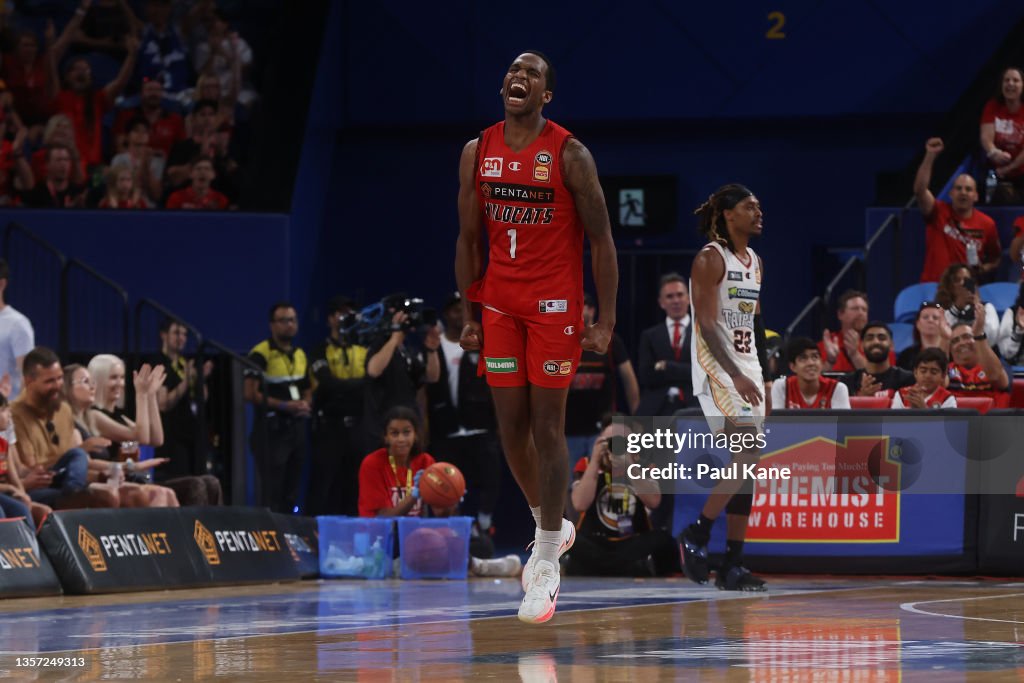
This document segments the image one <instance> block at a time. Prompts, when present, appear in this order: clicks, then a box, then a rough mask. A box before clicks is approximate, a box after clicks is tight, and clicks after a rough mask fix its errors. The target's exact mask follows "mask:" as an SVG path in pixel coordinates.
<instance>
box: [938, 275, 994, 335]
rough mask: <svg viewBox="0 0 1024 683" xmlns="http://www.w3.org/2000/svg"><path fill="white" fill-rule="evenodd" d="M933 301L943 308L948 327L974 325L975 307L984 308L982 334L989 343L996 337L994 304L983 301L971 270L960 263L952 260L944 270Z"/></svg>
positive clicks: (976, 309)
mask: <svg viewBox="0 0 1024 683" xmlns="http://www.w3.org/2000/svg"><path fill="white" fill-rule="evenodd" d="M935 301H936V303H938V304H939V305H940V306H941V307H942V308H943V310H944V311H945V312H946V322H947V323H949V326H950V327H953V326H954V325H958V324H961V323H962V324H966V325H973V324H974V319H975V317H976V316H977V313H978V310H979V309H981V308H984V309H985V313H984V316H985V327H984V332H985V336H986V337H987V339H988V343H989V345H990V346H995V344H996V341H997V340H998V338H999V314H998V313H996V309H995V306H993V305H992V304H990V303H985V302H983V301H982V300H981V298H980V297H979V296H978V286H977V282H976V281H975V279H974V278H973V277H971V270H970V269H969V268H968V267H967V266H966V265H964V264H963V263H954V264H952V265H951V266H949V267H948V268H946V270H944V271H943V273H942V276H941V277H940V278H939V287H938V289H937V290H936V292H935Z"/></svg>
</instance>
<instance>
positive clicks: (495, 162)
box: [480, 157, 505, 178]
mask: <svg viewBox="0 0 1024 683" xmlns="http://www.w3.org/2000/svg"><path fill="white" fill-rule="evenodd" d="M504 166H505V158H504V157H487V158H486V159H484V162H483V163H482V164H480V175H482V176H483V177H485V178H500V177H501V169H502V168H503V167H504Z"/></svg>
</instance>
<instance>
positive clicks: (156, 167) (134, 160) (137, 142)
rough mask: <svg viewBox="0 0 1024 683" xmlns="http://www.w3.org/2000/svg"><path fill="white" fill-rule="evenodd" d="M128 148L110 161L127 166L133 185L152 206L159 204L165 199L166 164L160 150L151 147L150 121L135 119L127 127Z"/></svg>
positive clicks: (114, 164)
mask: <svg viewBox="0 0 1024 683" xmlns="http://www.w3.org/2000/svg"><path fill="white" fill-rule="evenodd" d="M126 130H127V131H128V136H127V143H128V144H127V147H126V148H125V150H124V151H123V152H121V153H120V154H118V155H117V156H115V157H114V158H113V159H111V160H110V165H111V166H118V165H121V164H123V165H127V166H128V167H129V168H130V169H131V171H132V177H133V183H134V185H135V187H137V188H138V189H139V190H140V191H141V192H143V194H144V195H145V197H146V199H147V200H149V202H150V204H158V203H159V202H160V200H161V198H162V197H163V178H164V163H165V162H166V159H165V158H164V156H163V154H162V153H161V152H160V150H154V149H153V148H152V147H150V145H149V141H150V137H149V121H147V120H146V119H145V118H143V117H141V116H140V117H138V118H136V119H133V120H132V121H131V122H130V123H129V124H128V125H127V126H126Z"/></svg>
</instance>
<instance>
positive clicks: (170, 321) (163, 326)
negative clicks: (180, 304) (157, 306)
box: [157, 315, 188, 334]
mask: <svg viewBox="0 0 1024 683" xmlns="http://www.w3.org/2000/svg"><path fill="white" fill-rule="evenodd" d="M171 325H181V326H182V327H185V323H183V322H181V321H180V320H178V319H177V318H172V317H171V316H169V315H165V316H164V317H163V318H162V319H161V320H160V327H158V328H157V329H158V330H159V331H160V333H161V334H166V333H167V332H170V331H171ZM185 329H188V328H187V327H185Z"/></svg>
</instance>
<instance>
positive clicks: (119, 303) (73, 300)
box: [60, 258, 131, 358]
mask: <svg viewBox="0 0 1024 683" xmlns="http://www.w3.org/2000/svg"><path fill="white" fill-rule="evenodd" d="M79 273H80V274H81V275H82V276H84V277H82V278H78V277H76V274H79ZM90 285H91V286H94V287H95V286H97V285H98V286H99V288H100V290H104V291H106V292H108V293H109V294H112V295H113V298H111V299H108V300H107V301H103V300H102V299H100V298H98V297H96V296H94V295H93V293H91V292H88V290H87V287H89V286H90ZM118 318H120V325H121V334H120V335H119V336H120V347H118V345H117V344H118V342H113V343H111V341H112V340H113V339H114V338H115V337H116V336H117V335H111V334H110V332H109V326H110V325H111V323H112V322H114V321H116V320H118ZM60 321H61V322H60V355H61V356H62V357H65V358H66V357H69V352H70V351H71V347H72V343H74V346H75V350H76V351H79V352H81V351H98V352H105V353H111V352H115V351H114V349H118V351H116V353H117V354H118V355H120V356H121V357H124V356H126V355H127V354H128V352H129V350H130V348H131V307H130V306H129V304H128V292H127V291H125V289H124V287H122V286H121V285H119V284H117V283H116V282H114V281H113V280H111V279H110V278H108V277H107V276H106V275H104V274H103V273H101V272H99V271H98V270H96V269H95V268H93V267H92V266H90V265H89V264H87V263H85V262H83V261H79V260H78V259H76V258H70V259H68V261H67V263H66V264H65V266H64V270H62V271H61V278H60ZM76 331H80V334H81V337H77V336H75V337H73V335H72V333H73V332H76Z"/></svg>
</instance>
